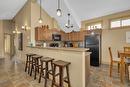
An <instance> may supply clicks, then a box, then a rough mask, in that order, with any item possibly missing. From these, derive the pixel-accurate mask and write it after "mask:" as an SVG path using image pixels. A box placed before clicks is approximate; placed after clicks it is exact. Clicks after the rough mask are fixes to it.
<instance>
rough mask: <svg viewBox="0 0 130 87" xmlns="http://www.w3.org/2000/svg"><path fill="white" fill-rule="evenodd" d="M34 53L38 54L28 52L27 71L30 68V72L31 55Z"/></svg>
mask: <svg viewBox="0 0 130 87" xmlns="http://www.w3.org/2000/svg"><path fill="white" fill-rule="evenodd" d="M34 55H36V54H33V53H28V54H26V56H27V58H26V65H25V72H26V71H27V70H28V74H29V72H30V63H31V57H32V56H34Z"/></svg>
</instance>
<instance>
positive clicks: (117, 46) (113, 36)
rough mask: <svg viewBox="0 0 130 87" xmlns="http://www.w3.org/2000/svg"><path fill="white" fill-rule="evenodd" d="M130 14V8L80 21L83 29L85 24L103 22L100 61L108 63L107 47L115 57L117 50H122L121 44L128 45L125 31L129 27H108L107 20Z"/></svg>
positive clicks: (129, 29) (128, 29)
mask: <svg viewBox="0 0 130 87" xmlns="http://www.w3.org/2000/svg"><path fill="white" fill-rule="evenodd" d="M128 15H130V10H128V11H124V12H120V13H116V14H111V15H107V16H103V17H99V18H95V19H91V20H85V21H82V23H81V24H82V29H85V24H87V23H93V22H97V21H101V22H102V24H103V30H102V47H101V49H102V63H109V61H110V58H109V52H108V47H109V46H111V47H112V50H113V56H116V57H117V50H123V46H130V44H127V43H126V31H130V28H123V29H109V26H110V25H109V20H110V19H113V18H118V17H123V16H128Z"/></svg>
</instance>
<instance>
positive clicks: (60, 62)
mask: <svg viewBox="0 0 130 87" xmlns="http://www.w3.org/2000/svg"><path fill="white" fill-rule="evenodd" d="M53 64H55V65H56V66H59V67H65V66H68V65H69V64H71V63H70V62H66V61H62V60H57V61H55V62H53Z"/></svg>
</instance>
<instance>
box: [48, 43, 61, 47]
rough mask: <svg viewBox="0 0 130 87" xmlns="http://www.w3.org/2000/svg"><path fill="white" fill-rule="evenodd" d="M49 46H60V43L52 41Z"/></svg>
mask: <svg viewBox="0 0 130 87" xmlns="http://www.w3.org/2000/svg"><path fill="white" fill-rule="evenodd" d="M49 46H50V47H59V44H58V43H50V44H49Z"/></svg>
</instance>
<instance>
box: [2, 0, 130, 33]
mask: <svg viewBox="0 0 130 87" xmlns="http://www.w3.org/2000/svg"><path fill="white" fill-rule="evenodd" d="M26 1H27V0H1V2H0V19H12V18H13V17H14V16H15V15H16V13H17V12H18V11H19V10H20V9H21V8H22V7H23V5H24V4H25V2H26ZM34 1H35V0H34ZM38 2H39V0H38ZM129 3H130V0H61V9H62V11H63V15H62V17H58V16H57V15H56V9H57V0H42V7H43V9H45V11H46V12H47V13H48V14H49V15H50V16H51V17H54V18H55V19H56V20H57V21H58V23H59V25H60V26H61V28H62V29H64V30H65V31H67V32H69V31H71V30H72V29H67V28H65V24H66V23H67V14H68V12H70V13H71V15H72V16H71V19H72V21H71V22H72V23H73V25H74V28H73V29H74V30H79V28H80V26H81V24H80V23H81V21H82V20H87V19H92V18H95V17H100V16H104V15H108V14H112V13H116V12H120V11H124V10H129V9H130V4H129Z"/></svg>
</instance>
